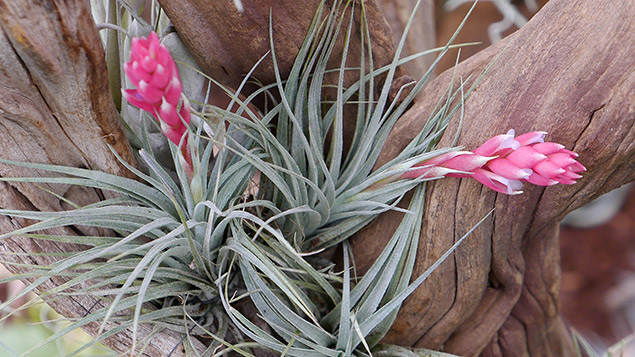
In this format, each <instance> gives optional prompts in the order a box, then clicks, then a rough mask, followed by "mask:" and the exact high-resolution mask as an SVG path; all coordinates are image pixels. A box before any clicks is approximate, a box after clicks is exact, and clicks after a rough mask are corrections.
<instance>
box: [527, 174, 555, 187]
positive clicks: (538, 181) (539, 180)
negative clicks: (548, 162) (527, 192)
mask: <svg viewBox="0 0 635 357" xmlns="http://www.w3.org/2000/svg"><path fill="white" fill-rule="evenodd" d="M524 181H527V182H529V183H531V184H534V185H537V186H553V185H556V184H557V183H558V181H554V180H552V179H548V178H546V177H544V176H540V175H539V174H537V173H535V172H534V173H533V174H531V176H529V178H526V179H525V180H524Z"/></svg>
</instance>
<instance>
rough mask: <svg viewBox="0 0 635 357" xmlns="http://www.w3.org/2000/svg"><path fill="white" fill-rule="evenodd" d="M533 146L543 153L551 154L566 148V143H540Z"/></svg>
mask: <svg viewBox="0 0 635 357" xmlns="http://www.w3.org/2000/svg"><path fill="white" fill-rule="evenodd" d="M531 147H532V148H533V149H534V150H536V151H538V152H539V153H541V154H543V155H550V154H553V153H555V152H558V151H559V150H561V149H564V145H560V144H557V143H539V144H534V145H532V146H531Z"/></svg>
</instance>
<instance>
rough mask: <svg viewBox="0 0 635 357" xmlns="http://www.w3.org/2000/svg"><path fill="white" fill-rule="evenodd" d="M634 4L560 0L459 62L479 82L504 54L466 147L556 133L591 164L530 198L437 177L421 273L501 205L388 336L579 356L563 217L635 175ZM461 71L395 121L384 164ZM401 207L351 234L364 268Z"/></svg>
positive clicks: (489, 77)
mask: <svg viewBox="0 0 635 357" xmlns="http://www.w3.org/2000/svg"><path fill="white" fill-rule="evenodd" d="M634 7H635V5H634V4H633V3H628V4H626V3H622V4H621V5H619V6H617V5H615V6H606V4H600V3H598V2H595V1H591V0H570V1H552V2H549V3H548V4H547V5H546V6H545V7H544V8H543V9H542V10H541V11H540V12H539V13H538V14H537V15H536V16H535V17H534V19H533V20H531V21H530V22H529V23H528V24H527V25H526V26H525V27H523V28H522V29H521V30H519V31H518V32H517V33H515V34H513V35H511V36H509V37H508V38H507V39H505V40H504V41H502V42H501V43H499V44H497V45H495V46H492V47H490V48H489V49H487V50H485V51H483V52H481V53H479V54H478V55H476V56H475V57H473V58H470V59H468V60H467V61H466V62H464V63H462V64H461V65H459V67H458V68H457V72H456V76H457V78H464V79H465V78H467V77H468V76H469V75H472V76H473V78H474V77H476V76H478V75H479V74H480V73H481V72H482V71H483V70H484V69H485V68H486V66H487V65H488V64H489V63H491V61H492V60H493V59H494V58H495V56H497V55H498V54H500V53H501V52H503V51H504V52H503V53H502V55H501V57H500V58H499V59H498V61H497V62H496V64H495V65H494V66H493V67H492V68H491V70H490V71H489V72H488V73H487V74H486V75H485V77H484V79H483V81H482V82H481V83H480V84H479V85H478V88H477V89H476V91H475V92H474V93H473V94H472V95H471V97H470V98H469V99H468V100H467V101H466V103H465V113H466V119H465V122H464V123H463V127H462V129H461V131H460V137H459V141H458V142H459V143H460V144H461V145H464V146H465V147H466V148H468V149H473V148H475V147H476V146H478V145H479V144H480V143H482V142H483V141H485V140H487V139H488V138H489V137H491V136H493V135H496V134H500V133H504V132H505V131H507V130H508V129H510V128H514V129H516V132H517V133H519V134H520V133H524V132H529V131H533V130H544V131H548V132H549V133H550V134H549V136H548V140H549V141H555V142H560V143H562V144H564V145H566V146H567V148H569V149H571V150H574V151H576V152H578V153H579V154H580V161H581V162H582V163H583V164H584V165H586V167H587V168H588V172H587V173H586V174H585V177H584V178H583V179H581V180H580V181H579V182H578V184H576V185H572V186H560V187H551V188H543V187H531V186H529V185H527V186H526V187H525V193H524V194H523V195H521V196H506V195H499V194H496V193H495V192H493V191H490V190H488V189H486V188H484V187H482V186H481V185H480V184H478V183H477V182H475V181H474V180H468V179H462V180H459V179H444V180H440V181H437V182H434V183H431V184H429V185H428V187H427V196H426V205H427V208H426V211H425V214H424V219H423V225H422V235H421V239H420V246H419V256H418V260H417V263H416V264H417V267H416V270H415V274H421V273H423V271H425V269H427V268H428V267H429V266H430V265H431V264H432V263H433V262H434V261H435V260H436V259H437V258H438V257H439V256H440V255H441V254H443V252H445V250H447V249H448V248H449V247H450V246H451V245H452V244H453V243H454V242H455V241H456V240H457V239H458V238H460V237H461V236H462V235H463V234H464V233H465V232H467V231H468V230H469V229H470V228H471V227H472V226H473V225H474V224H475V223H476V222H478V221H479V220H480V218H482V217H483V216H484V215H485V214H486V213H487V212H488V211H489V210H490V209H491V208H495V209H496V211H495V213H494V216H493V217H491V218H489V219H488V220H487V221H486V222H485V223H483V224H482V225H481V226H480V227H479V228H478V229H477V230H476V231H475V232H474V233H472V236H471V237H470V238H468V240H466V242H465V243H464V244H463V245H462V246H460V247H459V249H458V250H457V251H456V253H455V254H454V255H453V257H452V258H451V259H449V260H448V261H446V262H445V263H444V264H442V265H441V266H440V267H439V268H438V270H437V271H436V272H435V273H434V274H433V275H432V276H431V277H430V278H429V279H428V280H427V281H426V282H425V283H424V284H423V285H422V286H421V287H420V288H419V289H418V290H417V291H415V293H414V294H413V295H412V296H411V297H410V298H409V299H408V300H406V301H405V303H404V304H403V306H402V309H401V311H400V313H399V316H398V317H397V322H396V323H395V325H394V327H393V330H392V331H391V333H390V334H389V336H388V337H387V342H393V343H400V344H405V345H412V346H417V347H427V348H443V349H444V350H445V351H448V352H451V353H456V354H459V355H473V354H478V353H480V352H482V353H483V354H484V355H493V356H495V355H532V356H549V355H552V356H560V355H568V354H571V353H572V350H571V346H570V344H569V338H568V333H567V332H566V330H565V329H563V325H562V321H561V320H560V318H559V315H558V310H559V278H560V272H559V252H558V244H557V243H558V241H557V234H556V232H557V224H558V222H559V221H560V220H561V219H562V218H563V217H564V215H565V214H566V213H567V212H569V211H571V210H573V209H575V208H577V207H579V206H581V205H583V204H584V203H586V202H589V201H590V200H592V199H594V198H596V197H597V196H599V195H601V194H602V193H605V192H607V191H609V190H611V189H614V188H616V187H619V186H620V185H622V184H624V183H626V182H629V181H632V180H633V179H635V170H634V168H635V157H634V156H635V130H634V124H635V109H634V108H633V106H632V103H633V99H634V95H635V93H634V88H635V75H634V74H633V71H632V69H633V68H634V65H635V60H634V58H635V56H633V55H634V53H633V48H632V46H629V45H625V44H627V43H633V41H634V40H635V38H634V33H635V27H634V25H633V22H632V21H630V20H629V19H630V18H631V17H632V15H633V14H635V8H634ZM505 46H508V47H507V48H506V49H505ZM452 75H453V71H448V72H447V73H444V74H443V75H441V76H440V77H439V78H438V79H436V80H435V81H434V82H432V83H430V85H428V86H427V87H426V88H425V89H424V91H423V93H422V95H421V96H420V98H422V100H419V101H418V102H417V103H416V104H415V105H414V106H413V108H411V110H409V111H408V112H407V113H406V114H405V115H404V116H403V117H402V118H401V119H400V120H399V122H398V123H397V125H396V127H395V128H394V130H393V132H392V133H391V135H390V137H389V138H388V143H389V146H388V147H386V148H385V150H384V152H383V153H382V156H381V157H380V159H379V163H378V165H380V164H381V163H384V162H387V161H388V160H389V159H390V158H391V157H394V156H395V155H396V154H397V153H398V152H399V151H400V150H402V148H403V147H404V146H405V145H406V144H407V143H408V142H409V141H410V140H411V139H412V137H413V135H414V134H415V133H417V132H418V130H419V129H420V128H421V127H422V126H423V124H424V123H425V118H428V116H429V114H430V112H431V111H432V110H433V108H434V105H435V103H436V102H437V99H438V97H439V94H440V93H442V92H443V90H444V89H445V88H446V87H447V85H448V83H449V80H450V78H451V76H452ZM469 84H470V83H468V86H469ZM457 127H458V120H454V121H453V122H452V123H451V125H450V127H449V128H448V130H447V131H446V134H445V135H444V137H443V139H442V140H441V142H440V145H439V146H440V147H443V146H447V145H450V143H451V141H452V139H453V138H454V135H455V133H456V130H457ZM403 204H405V202H404V203H403ZM396 216H399V215H398V214H396V213H392V212H391V213H386V214H384V215H382V216H380V217H379V218H378V219H376V220H375V221H373V222H372V223H371V225H370V226H369V227H367V228H366V229H365V230H364V231H363V232H361V233H360V234H358V235H357V237H355V238H354V239H353V240H352V243H353V247H354V250H355V252H356V262H357V263H358V268H359V267H361V268H362V270H363V268H364V267H368V266H369V265H370V264H371V263H372V261H373V260H374V257H376V256H377V255H378V254H379V252H380V251H381V249H382V248H383V246H384V245H385V242H386V241H387V239H388V237H390V234H391V233H392V232H393V231H394V230H395V228H396V224H397V223H398V222H399V220H398V219H396V218H397V217H396Z"/></svg>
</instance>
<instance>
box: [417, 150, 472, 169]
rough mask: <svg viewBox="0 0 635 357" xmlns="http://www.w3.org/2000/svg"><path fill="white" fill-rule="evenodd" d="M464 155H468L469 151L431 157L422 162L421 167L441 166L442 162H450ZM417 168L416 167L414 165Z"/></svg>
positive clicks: (451, 152)
mask: <svg viewBox="0 0 635 357" xmlns="http://www.w3.org/2000/svg"><path fill="white" fill-rule="evenodd" d="M466 153H470V154H471V152H469V151H450V152H446V153H445V154H441V155H439V156H436V157H433V158H432V159H429V160H426V161H424V162H423V163H422V164H421V165H441V164H443V163H444V162H446V161H448V160H451V159H453V158H455V157H457V156H459V155H463V154H466ZM415 166H418V165H415Z"/></svg>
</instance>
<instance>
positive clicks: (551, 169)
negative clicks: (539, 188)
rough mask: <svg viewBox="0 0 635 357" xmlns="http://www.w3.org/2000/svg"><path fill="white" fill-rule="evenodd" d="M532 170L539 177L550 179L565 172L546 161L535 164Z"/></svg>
mask: <svg viewBox="0 0 635 357" xmlns="http://www.w3.org/2000/svg"><path fill="white" fill-rule="evenodd" d="M533 169H534V171H536V172H537V173H538V174H540V175H541V176H544V177H547V178H552V177H555V176H557V175H560V174H563V173H564V172H565V170H564V169H563V168H561V167H560V166H558V165H556V164H554V163H552V162H549V161H548V160H545V161H542V162H539V163H538V164H536V166H534V167H533Z"/></svg>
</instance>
